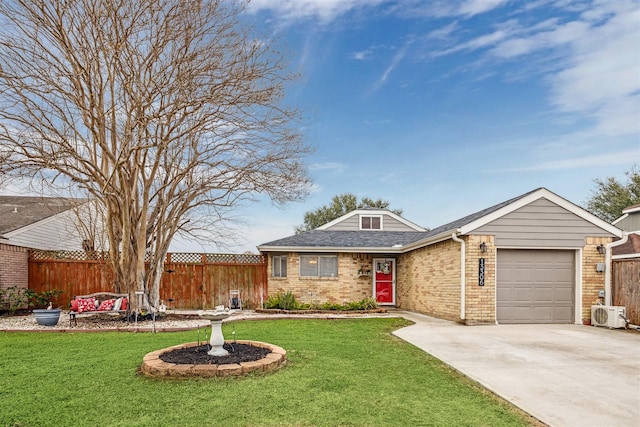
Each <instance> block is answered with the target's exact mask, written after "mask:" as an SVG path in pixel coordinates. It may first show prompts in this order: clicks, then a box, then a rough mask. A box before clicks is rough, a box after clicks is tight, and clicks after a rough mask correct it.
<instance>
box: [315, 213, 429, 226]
mask: <svg viewBox="0 0 640 427" xmlns="http://www.w3.org/2000/svg"><path fill="white" fill-rule="evenodd" d="M317 230H331V231H426V229H425V228H422V227H420V226H419V225H416V224H414V223H412V222H411V221H407V220H406V219H404V218H402V217H401V216H399V215H396V214H394V213H393V212H391V211H389V210H386V209H356V210H355V211H351V212H349V213H348V214H346V215H343V216H341V217H340V218H336V219H334V220H333V221H331V222H328V223H326V224H325V225H322V226H320V227H318V228H317Z"/></svg>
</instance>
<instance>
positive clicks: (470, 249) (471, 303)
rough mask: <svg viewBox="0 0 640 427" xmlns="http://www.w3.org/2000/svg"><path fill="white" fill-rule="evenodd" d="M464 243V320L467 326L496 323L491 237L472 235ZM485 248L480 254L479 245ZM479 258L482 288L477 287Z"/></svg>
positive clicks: (493, 260) (494, 251) (492, 244)
mask: <svg viewBox="0 0 640 427" xmlns="http://www.w3.org/2000/svg"><path fill="white" fill-rule="evenodd" d="M464 239H465V242H466V269H465V275H466V280H465V282H466V293H465V305H466V318H465V323H466V324H468V325H473V324H484V323H495V322H496V248H495V245H494V238H493V236H480V235H472V236H465V237H464ZM481 243H484V244H485V245H486V246H487V251H486V252H484V253H482V252H481V250H480V244H481ZM480 258H484V286H480V285H479V282H480V281H479V264H480Z"/></svg>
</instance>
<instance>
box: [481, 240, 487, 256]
mask: <svg viewBox="0 0 640 427" xmlns="http://www.w3.org/2000/svg"><path fill="white" fill-rule="evenodd" d="M480 252H482V253H485V252H487V244H486V243H485V242H482V243H480Z"/></svg>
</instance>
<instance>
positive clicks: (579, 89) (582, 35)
mask: <svg viewBox="0 0 640 427" xmlns="http://www.w3.org/2000/svg"><path fill="white" fill-rule="evenodd" d="M497 3H498V2H495V5H494V6H495V7H497V5H498V4H497ZM537 5H538V6H540V7H541V6H545V7H546V8H548V9H549V11H551V12H554V13H557V15H558V16H556V17H552V18H549V17H548V16H549V13H548V12H547V13H546V14H545V19H544V20H542V21H539V22H530V21H531V17H532V16H535V15H531V14H526V15H525V16H523V20H525V21H526V22H527V23H528V25H524V24H523V23H521V22H519V21H518V20H515V19H510V20H508V21H506V22H504V23H503V24H497V25H495V26H494V28H493V29H492V31H490V32H486V33H485V34H480V35H476V36H475V37H474V38H471V39H468V40H464V41H459V42H458V43H457V44H456V45H454V46H451V47H448V48H447V49H445V50H441V51H436V52H433V53H432V54H431V55H430V56H431V57H439V56H445V55H452V54H455V53H459V52H472V51H479V52H485V61H484V62H482V64H483V65H486V64H487V63H491V60H492V59H494V60H495V58H498V59H500V60H503V61H510V62H513V63H514V65H515V68H513V67H512V68H511V71H510V73H511V74H512V75H513V73H518V71H516V70H518V69H519V70H525V71H526V72H527V73H537V74H539V75H543V76H545V77H546V81H547V82H548V84H549V94H548V99H549V103H550V104H551V106H553V107H554V108H555V110H556V111H557V112H559V113H562V114H570V115H577V116H578V117H582V118H589V119H590V120H592V122H593V124H594V125H593V128H592V131H593V132H595V133H596V134H597V133H600V134H604V135H630V134H638V135H640V120H639V119H638V118H639V117H640V78H639V72H640V71H639V70H640V3H639V2H638V1H637V0H619V1H615V2H612V1H604V0H593V1H591V2H583V3H581V4H579V5H577V4H575V3H571V2H564V1H556V2H554V3H553V4H550V3H549V2H539V3H537ZM468 6H469V7H471V6H473V5H471V3H469V5H468ZM587 6H588V7H587ZM557 8H562V9H561V10H560V9H557ZM478 10H480V9H478ZM568 12H571V13H572V14H573V17H572V18H568V16H570V15H567V13H568ZM576 12H577V13H576ZM525 18H526V19H525ZM457 33H464V28H461V30H460V31H457ZM523 57H526V59H523ZM550 58H552V59H553V61H551V62H550ZM515 61H518V62H519V63H517V64H516V63H515ZM484 73H485V74H486V70H484Z"/></svg>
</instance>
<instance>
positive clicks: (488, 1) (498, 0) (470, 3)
mask: <svg viewBox="0 0 640 427" xmlns="http://www.w3.org/2000/svg"><path fill="white" fill-rule="evenodd" d="M509 1H510V0H467V1H465V2H464V3H462V4H461V5H460V7H459V8H458V13H459V14H461V15H466V16H474V15H478V14H480V13H485V12H488V11H490V10H493V9H495V8H497V7H500V6H503V5H505V4H506V3H508V2H509Z"/></svg>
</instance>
